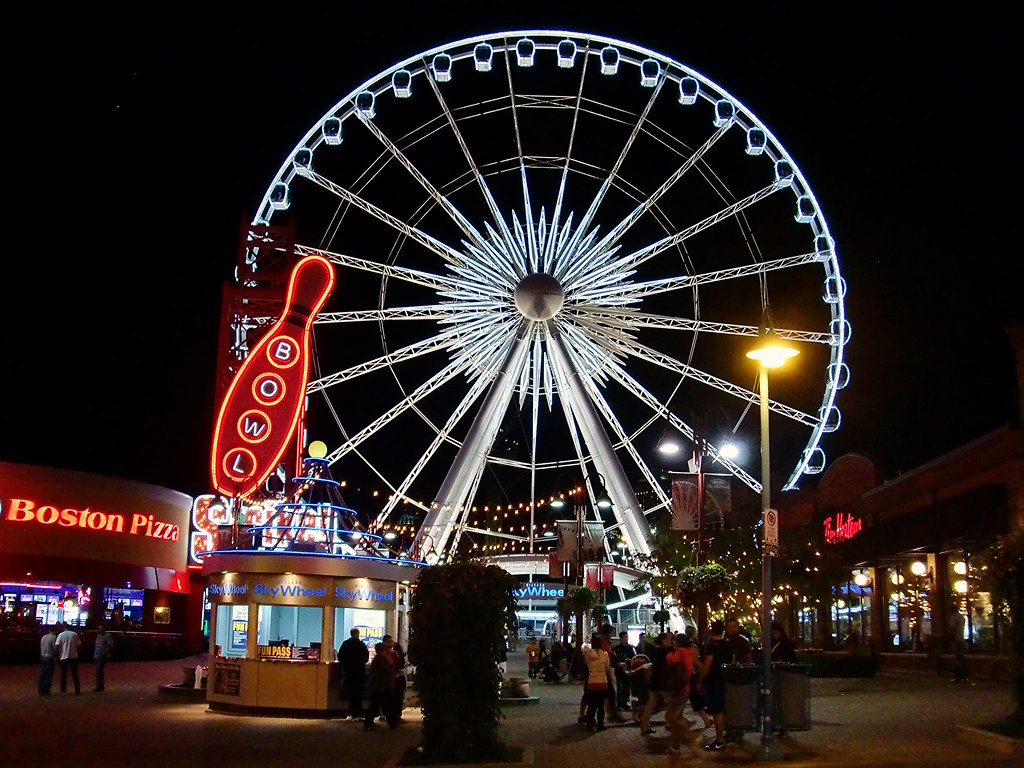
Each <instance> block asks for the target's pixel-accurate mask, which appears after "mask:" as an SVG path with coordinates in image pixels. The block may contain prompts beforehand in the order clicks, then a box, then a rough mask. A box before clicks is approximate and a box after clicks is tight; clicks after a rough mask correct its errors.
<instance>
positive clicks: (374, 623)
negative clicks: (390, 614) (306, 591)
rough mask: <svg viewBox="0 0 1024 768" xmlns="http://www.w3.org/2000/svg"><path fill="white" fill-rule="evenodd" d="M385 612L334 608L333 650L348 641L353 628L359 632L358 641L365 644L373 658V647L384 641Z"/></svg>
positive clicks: (368, 609)
mask: <svg viewBox="0 0 1024 768" xmlns="http://www.w3.org/2000/svg"><path fill="white" fill-rule="evenodd" d="M386 623H387V611H382V610H378V609H376V608H335V609H334V640H335V642H334V645H335V648H334V650H335V651H337V650H338V648H337V646H340V645H341V643H342V642H343V641H344V640H347V639H348V636H349V632H351V631H352V629H353V628H355V629H358V630H359V639H360V640H362V641H363V642H364V643H366V647H367V648H368V649H369V651H370V658H373V647H374V646H375V645H376V644H377V643H379V642H381V641H382V640H383V639H384V627H385V626H386Z"/></svg>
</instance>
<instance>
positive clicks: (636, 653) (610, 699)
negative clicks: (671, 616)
mask: <svg viewBox="0 0 1024 768" xmlns="http://www.w3.org/2000/svg"><path fill="white" fill-rule="evenodd" d="M612 631H613V630H612V627H611V625H608V624H605V625H603V626H602V627H601V628H600V630H598V632H595V633H594V635H593V636H592V637H591V639H590V644H589V646H587V647H585V648H584V651H583V659H584V661H585V663H586V676H585V680H584V692H583V698H582V701H581V702H580V714H579V718H578V719H579V722H580V723H581V724H583V725H585V726H586V727H587V729H588V730H597V731H600V730H604V727H605V726H604V723H605V713H606V710H607V711H608V712H609V713H611V714H610V716H611V717H613V718H614V719H616V720H618V721H622V720H623V718H622V715H621V714H620V713H621V712H622V711H623V710H629V709H630V706H629V704H630V697H631V695H632V696H635V697H636V700H637V705H636V710H635V713H634V718H635V719H636V720H637V722H638V724H639V726H640V731H641V733H642V734H643V735H644V736H650V735H652V734H654V733H656V729H654V728H653V727H651V717H652V716H653V714H654V713H655V712H656V711H661V710H664V711H665V726H666V728H667V730H668V732H669V736H670V742H669V748H668V751H669V752H670V753H678V752H679V751H680V748H681V745H682V744H683V743H684V742H686V741H689V738H688V732H689V731H691V726H690V723H689V721H688V720H687V719H686V718H685V717H684V716H683V715H684V710H685V708H686V705H687V704H689V705H690V708H691V710H692V711H693V713H694V714H695V715H696V716H697V717H698V718H700V719H699V721H698V722H697V723H696V728H695V730H704V729H706V728H710V727H712V726H713V727H714V733H715V735H714V739H712V740H710V741H708V742H707V743H706V744H705V745H704V749H705V750H708V751H718V750H721V749H724V748H725V746H726V744H727V743H728V742H729V741H730V740H731V739H732V738H733V737H734V736H735V735H734V734H729V733H727V732H726V729H725V665H726V664H733V663H741V664H743V663H747V664H749V663H751V662H752V661H753V648H752V645H751V642H750V638H749V636H747V635H746V634H745V633H744V631H743V629H742V627H741V625H740V623H739V621H737V620H736V619H730V620H728V621H721V620H716V621H713V622H712V623H711V626H710V628H709V631H708V633H707V635H706V636H705V637H704V639H703V642H700V643H699V642H697V638H696V634H697V630H696V627H693V626H690V627H687V631H686V632H685V633H679V634H673V633H671V632H662V633H661V634H660V635H659V636H658V638H657V640H656V641H655V642H653V643H651V642H650V641H649V640H648V639H647V637H646V635H645V634H641V635H640V639H639V642H638V643H637V645H636V646H635V647H633V646H630V644H629V641H628V636H627V634H626V633H625V632H621V633H620V634H619V642H618V644H616V645H613V644H612V643H611V635H612ZM769 647H770V651H769V652H770V653H771V659H772V661H773V662H793V661H795V660H796V649H795V645H794V644H793V642H792V640H791V639H790V638H789V637H788V636H787V634H786V632H785V629H784V628H783V627H782V625H781V624H779V623H778V622H773V623H772V625H771V638H770V641H769ZM780 735H781V732H780Z"/></svg>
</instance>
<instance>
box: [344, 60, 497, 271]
mask: <svg viewBox="0 0 1024 768" xmlns="http://www.w3.org/2000/svg"><path fill="white" fill-rule="evenodd" d="M427 79H428V80H430V79H431V78H429V77H428V78H427ZM356 115H357V116H358V118H359V120H360V122H362V124H363V125H364V126H365V127H366V128H367V130H369V131H370V133H372V134H373V135H374V136H375V137H376V138H377V140H378V141H379V142H380V143H381V144H382V145H383V146H384V147H385V149H387V151H388V152H389V153H390V154H391V156H392V157H394V158H395V159H396V160H397V161H398V162H399V164H400V165H401V166H402V167H403V168H405V169H406V170H407V171H408V172H409V174H410V175H411V176H412V177H413V178H414V179H415V180H416V182H417V183H418V184H419V185H420V186H421V187H422V188H423V189H424V190H425V191H426V192H427V194H428V195H429V196H430V197H431V199H433V200H434V202H435V203H437V205H438V206H439V207H440V208H441V209H442V210H443V211H444V212H445V213H447V214H448V216H449V218H451V220H452V221H454V222H455V223H456V225H458V227H459V228H460V229H461V230H462V232H463V234H464V235H465V236H466V238H467V239H468V240H469V241H470V242H471V243H473V244H474V245H476V246H477V247H478V248H481V249H483V250H487V243H486V240H485V238H484V236H483V234H481V233H480V232H479V231H478V230H477V229H476V227H474V226H473V225H472V224H471V223H470V221H469V220H468V219H467V218H466V217H465V216H463V215H462V212H461V211H460V210H459V209H458V208H456V207H455V206H454V205H453V204H452V202H451V201H450V200H449V199H448V198H447V197H445V196H444V195H442V194H441V192H440V191H439V190H438V189H437V188H436V187H435V186H434V185H433V184H432V183H431V182H430V180H429V179H428V178H427V177H426V176H425V175H424V174H423V173H422V172H421V171H420V170H419V168H417V167H416V165H415V164H414V163H413V162H412V161H411V160H410V159H409V158H408V157H407V156H406V154H405V153H404V152H402V150H401V149H399V147H398V146H397V145H396V144H395V143H394V142H393V141H391V139H390V138H388V137H387V135H385V133H384V131H382V130H381V128H380V126H378V125H377V124H376V123H374V122H373V121H372V120H370V118H368V117H367V116H366V115H364V114H363V113H362V112H357V113H356ZM457 261H458V263H466V262H465V260H464V257H462V255H461V254H460V255H459V257H458V259H457Z"/></svg>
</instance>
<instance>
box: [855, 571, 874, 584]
mask: <svg viewBox="0 0 1024 768" xmlns="http://www.w3.org/2000/svg"><path fill="white" fill-rule="evenodd" d="M853 583H854V584H856V585H857V586H858V587H866V586H867V585H868V584H870V583H871V577H870V576H868V575H867V574H866V573H864V572H863V571H860V572H858V573H857V574H856V575H855V576H854V577H853Z"/></svg>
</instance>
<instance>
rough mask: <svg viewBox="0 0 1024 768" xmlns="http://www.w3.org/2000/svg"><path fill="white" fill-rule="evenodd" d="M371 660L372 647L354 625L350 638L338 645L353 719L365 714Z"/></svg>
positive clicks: (339, 658) (344, 689)
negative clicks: (361, 636)
mask: <svg viewBox="0 0 1024 768" xmlns="http://www.w3.org/2000/svg"><path fill="white" fill-rule="evenodd" d="M369 660H370V649H369V648H367V647H366V643H364V642H363V641H362V640H361V639H360V637H359V630H358V629H357V628H355V627H353V628H352V629H350V630H349V632H348V638H347V639H346V640H345V641H344V642H343V643H342V644H341V645H340V646H339V647H338V662H339V663H340V664H341V671H342V673H343V677H342V678H341V689H342V691H343V693H344V694H345V695H346V696H347V697H348V717H349V718H351V719H353V720H356V719H359V718H361V717H362V716H363V696H364V694H365V691H366V663H367V662H368V661H369Z"/></svg>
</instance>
